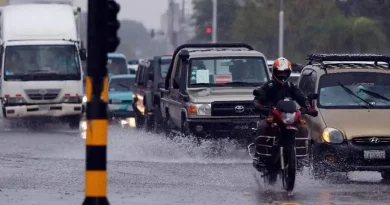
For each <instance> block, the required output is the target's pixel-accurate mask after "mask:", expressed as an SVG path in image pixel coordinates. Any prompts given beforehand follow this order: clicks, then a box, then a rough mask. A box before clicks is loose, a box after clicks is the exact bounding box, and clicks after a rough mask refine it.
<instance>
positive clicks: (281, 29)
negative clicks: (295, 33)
mask: <svg viewBox="0 0 390 205" xmlns="http://www.w3.org/2000/svg"><path fill="white" fill-rule="evenodd" d="M283 46H284V0H280V12H279V57H282V56H283V49H284V48H283Z"/></svg>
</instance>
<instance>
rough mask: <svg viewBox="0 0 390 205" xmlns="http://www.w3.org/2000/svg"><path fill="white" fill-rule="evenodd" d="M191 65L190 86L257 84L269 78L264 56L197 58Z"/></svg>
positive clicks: (191, 61) (189, 73) (192, 60)
mask: <svg viewBox="0 0 390 205" xmlns="http://www.w3.org/2000/svg"><path fill="white" fill-rule="evenodd" d="M189 66H190V69H189V72H188V78H189V84H188V86H189V87H204V86H207V87H212V86H214V87H217V86H218V87H223V86H248V85H249V86H257V85H261V84H263V83H265V82H267V81H268V80H269V76H268V71H267V65H266V64H265V61H264V58H262V57H224V58H215V57H214V58H195V59H191V60H190V63H189Z"/></svg>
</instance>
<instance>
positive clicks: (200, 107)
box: [188, 104, 211, 116]
mask: <svg viewBox="0 0 390 205" xmlns="http://www.w3.org/2000/svg"><path fill="white" fill-rule="evenodd" d="M188 112H189V113H190V114H195V115H208V116H210V115H211V104H191V105H189V106H188Z"/></svg>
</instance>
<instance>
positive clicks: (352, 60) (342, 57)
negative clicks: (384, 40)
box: [306, 53, 390, 73]
mask: <svg viewBox="0 0 390 205" xmlns="http://www.w3.org/2000/svg"><path fill="white" fill-rule="evenodd" d="M306 60H309V63H308V65H313V62H317V63H320V64H321V69H324V70H325V73H326V72H327V70H326V67H327V66H326V65H331V64H332V65H337V64H338V65H340V64H347V65H361V64H367V62H374V65H375V66H378V62H384V63H387V65H388V66H387V68H390V56H388V55H380V54H321V53H314V54H309V55H308V56H307V58H306ZM326 61H338V62H337V63H335V62H329V63H324V62H326ZM367 65H369V64H367ZM372 67H374V66H372ZM381 67H382V68H383V66H381Z"/></svg>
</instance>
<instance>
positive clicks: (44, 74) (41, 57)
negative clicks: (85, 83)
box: [3, 45, 81, 81]
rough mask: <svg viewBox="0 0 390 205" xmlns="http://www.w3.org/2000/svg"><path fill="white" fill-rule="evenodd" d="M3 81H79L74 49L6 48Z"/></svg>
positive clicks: (62, 46)
mask: <svg viewBox="0 0 390 205" xmlns="http://www.w3.org/2000/svg"><path fill="white" fill-rule="evenodd" d="M3 72H4V80H23V81H33V80H80V79H81V71H80V63H79V55H78V52H77V49H76V46H75V45H23V46H7V47H6V48H5V59H4V70H3Z"/></svg>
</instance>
